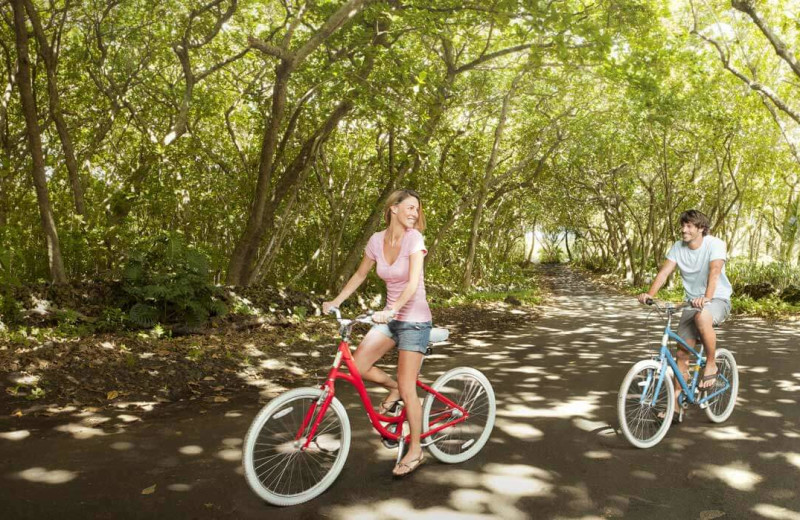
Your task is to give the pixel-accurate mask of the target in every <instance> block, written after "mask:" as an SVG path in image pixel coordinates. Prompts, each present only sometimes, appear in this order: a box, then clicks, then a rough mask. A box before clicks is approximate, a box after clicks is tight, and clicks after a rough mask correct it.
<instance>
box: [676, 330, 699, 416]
mask: <svg viewBox="0 0 800 520" xmlns="http://www.w3.org/2000/svg"><path fill="white" fill-rule="evenodd" d="M684 341H685V342H686V344H687V345H689V346H690V347H692V348H695V345H697V340H696V339H695V338H684ZM677 354H678V355H677V358H678V370H680V372H681V375H682V376H683V379H684V380H685V381H686V383H687V384H688V383H689V360H690V359H691V357H692V355H691V354H689V353H688V352H687V351H686V350H685V349H683V348H681V347H680V346H679V347H678V353H677ZM674 383H675V399H676V401H677V399H678V395H679V394H680V393H681V391H682V390H683V388H681V384H680V382H679V381H678V378H677V377H675V379H674Z"/></svg>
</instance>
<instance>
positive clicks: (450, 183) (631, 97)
mask: <svg viewBox="0 0 800 520" xmlns="http://www.w3.org/2000/svg"><path fill="white" fill-rule="evenodd" d="M798 7H800V5H798V2H797V1H796V0H770V1H768V2H758V3H755V2H753V1H752V0H733V1H732V2H727V1H725V2H723V1H717V0H714V1H704V2H698V1H694V0H681V1H675V2H671V3H668V4H665V3H664V2H660V1H655V0H636V1H630V0H625V1H622V0H601V1H598V2H593V3H588V2H583V1H580V0H565V1H561V2H537V1H529V0H497V1H492V2H463V1H458V2H456V1H452V0H443V1H440V2H435V3H430V2H422V1H417V0H400V1H397V0H390V1H375V0H348V1H341V0H339V1H328V0H325V1H317V2H294V1H287V0H281V1H279V2H278V1H270V0H267V1H264V0H259V1H257V2H256V1H251V0H186V1H183V2H166V3H165V2H157V1H154V0H86V1H84V2H73V1H70V0H47V1H45V0H10V1H8V2H4V3H3V4H2V5H0V12H2V14H3V19H4V23H2V24H0V45H2V51H3V59H2V60H0V67H2V81H3V82H4V83H5V85H4V86H3V88H2V91H3V94H2V100H1V101H0V278H1V279H2V281H3V282H4V283H14V282H28V281H35V280H38V279H46V280H51V281H54V282H66V281H70V280H80V279H86V278H94V277H112V278H114V277H121V274H122V270H123V268H124V266H125V265H126V263H127V262H129V261H130V260H131V259H133V258H139V257H137V256H136V255H135V254H134V253H135V252H136V251H140V252H141V251H142V250H145V249H147V248H148V247H152V244H153V241H154V240H156V239H158V238H159V237H162V236H164V235H165V234H168V235H179V236H181V237H182V239H181V240H182V243H185V244H187V245H189V246H191V247H192V248H194V249H196V250H197V251H199V252H201V253H202V254H204V255H207V257H208V268H209V272H210V273H212V274H211V275H210V276H213V278H214V280H215V281H217V282H220V283H223V282H224V283H228V284H232V285H250V284H254V283H260V282H269V283H274V284H278V285H283V286H287V285H288V286H292V287H297V288H303V289H307V290H327V289H331V288H335V287H337V286H339V285H340V284H341V283H342V282H343V281H344V280H345V279H346V278H347V277H348V276H349V275H350V274H351V273H352V272H353V271H354V269H355V267H356V266H357V264H358V261H359V260H360V258H361V255H362V254H363V248H364V246H365V244H366V242H367V239H368V238H369V236H370V234H371V233H373V232H374V231H376V230H378V229H379V228H380V226H381V225H382V223H381V218H382V209H383V204H384V201H385V200H386V198H387V197H388V195H389V194H390V193H391V192H392V191H393V190H394V189H397V188H400V187H412V188H414V189H416V190H417V191H419V192H420V193H421V195H422V198H423V200H422V204H423V207H424V210H425V211H426V213H427V215H428V223H429V227H428V230H427V232H426V243H427V245H428V248H429V253H428V257H427V259H426V270H427V272H428V277H429V279H431V280H432V281H433V282H435V283H440V284H442V285H447V286H451V287H459V288H462V289H469V288H470V287H473V286H475V285H476V284H488V283H492V281H494V280H498V279H501V278H502V277H503V275H504V273H506V272H508V271H509V269H511V268H512V267H513V266H514V265H515V264H516V263H519V262H522V261H524V260H525V259H526V254H525V235H526V233H528V232H529V231H531V230H533V229H540V230H544V231H547V232H553V233H558V232H560V233H567V235H566V236H567V239H568V240H571V243H570V242H568V245H569V247H570V254H571V255H573V254H574V255H575V256H576V257H577V258H579V259H580V260H581V261H583V262H584V263H587V264H591V265H597V266H602V267H605V268H608V269H612V270H615V271H617V272H618V273H620V274H624V275H626V276H628V277H630V278H631V279H632V280H634V281H641V280H643V279H644V278H645V277H646V275H647V274H648V273H649V272H651V271H652V269H653V268H654V266H655V265H656V264H657V263H659V262H660V260H661V258H663V254H664V252H665V251H666V248H667V247H668V246H669V244H670V243H671V241H673V240H675V238H676V218H677V215H678V214H679V213H680V212H681V211H682V210H684V209H688V208H689V207H696V208H698V209H701V210H702V211H704V212H705V213H706V214H708V215H709V216H710V218H711V220H712V223H713V232H714V233H715V234H716V235H719V236H720V237H722V238H723V239H724V240H726V241H727V242H728V244H729V247H730V248H731V251H732V252H735V253H737V254H740V255H742V256H745V257H747V258H749V259H751V260H755V259H758V258H763V257H764V256H765V255H766V256H768V257H771V258H773V259H775V260H779V261H782V262H786V263H789V264H796V263H797V261H798V256H800V244H798V233H800V230H799V229H798V225H797V220H798V217H800V215H799V214H798V213H799V212H800V205H799V203H798V200H799V199H798V196H799V195H800V194H798V190H800V186H799V183H800V178H799V177H798V171H800V152H799V150H800V148H799V147H800V144H799V143H798V140H799V139H800V131H799V130H798V129H799V128H800V88H798V86H799V85H800V62H798V59H797V57H796V54H795V53H796V52H798V49H800V31H799V30H798V28H800V25H798V19H797V13H798V12H800V9H798Z"/></svg>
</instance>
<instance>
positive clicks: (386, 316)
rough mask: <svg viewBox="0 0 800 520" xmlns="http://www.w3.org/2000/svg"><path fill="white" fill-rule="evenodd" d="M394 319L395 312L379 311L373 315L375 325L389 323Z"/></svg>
mask: <svg viewBox="0 0 800 520" xmlns="http://www.w3.org/2000/svg"><path fill="white" fill-rule="evenodd" d="M393 318H394V311H378V312H376V313H375V314H373V315H372V321H373V323H389V322H390V321H392V319H393Z"/></svg>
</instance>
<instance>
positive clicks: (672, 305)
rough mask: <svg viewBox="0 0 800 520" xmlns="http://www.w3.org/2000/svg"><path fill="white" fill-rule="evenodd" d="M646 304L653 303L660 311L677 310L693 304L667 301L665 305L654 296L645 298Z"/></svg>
mask: <svg viewBox="0 0 800 520" xmlns="http://www.w3.org/2000/svg"><path fill="white" fill-rule="evenodd" d="M645 305H653V306H655V308H656V309H657V310H658V311H659V312H675V311H677V310H680V309H683V308H684V307H688V306H690V305H691V304H690V303H689V302H680V303H672V302H665V303H664V304H663V305H660V304H659V303H658V301H657V300H655V299H654V298H648V299H647V300H645Z"/></svg>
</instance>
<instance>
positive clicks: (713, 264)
mask: <svg viewBox="0 0 800 520" xmlns="http://www.w3.org/2000/svg"><path fill="white" fill-rule="evenodd" d="M724 265H725V260H712V261H710V262H709V263H708V283H707V284H706V293H705V296H704V297H703V298H695V299H694V300H692V306H693V307H697V308H698V309H702V308H703V305H705V304H706V303H708V302H710V301H711V298H713V297H714V292H716V290H717V282H718V281H719V275H720V274H722V266H724ZM698 300H700V301H698Z"/></svg>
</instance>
